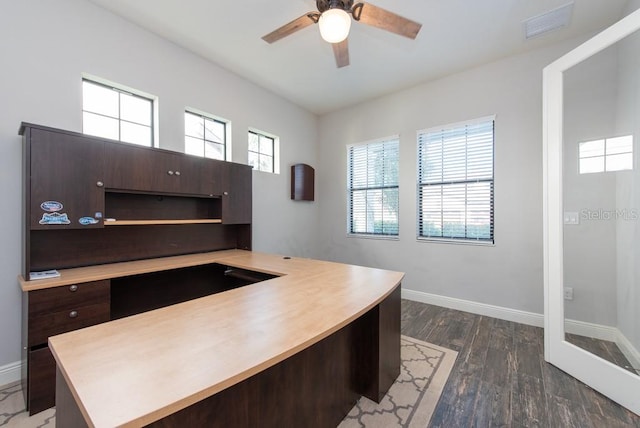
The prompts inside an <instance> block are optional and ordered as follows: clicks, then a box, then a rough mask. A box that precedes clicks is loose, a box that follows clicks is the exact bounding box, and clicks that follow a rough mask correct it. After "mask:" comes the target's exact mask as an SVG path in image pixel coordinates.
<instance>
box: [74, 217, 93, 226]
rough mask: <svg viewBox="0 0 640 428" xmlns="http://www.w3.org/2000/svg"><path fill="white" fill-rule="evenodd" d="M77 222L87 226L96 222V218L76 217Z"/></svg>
mask: <svg viewBox="0 0 640 428" xmlns="http://www.w3.org/2000/svg"><path fill="white" fill-rule="evenodd" d="M78 223H80V224H81V225H83V226H88V225H90V224H96V223H98V220H96V219H95V218H93V217H80V218H79V219H78Z"/></svg>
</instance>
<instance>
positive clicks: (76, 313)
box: [28, 302, 111, 346]
mask: <svg viewBox="0 0 640 428" xmlns="http://www.w3.org/2000/svg"><path fill="white" fill-rule="evenodd" d="M110 310H111V304H110V303H109V302H104V303H97V304H94V305H87V306H78V307H76V308H69V309H66V310H63V311H59V312H53V313H49V314H44V315H39V316H36V317H30V318H29V345H28V346H35V345H39V344H42V343H47V338H48V337H49V336H55V335H56V334H61V333H66V332H68V331H72V330H77V329H79V328H84V327H89V326H90V325H94V324H99V323H102V322H106V321H109V319H110V316H109V314H110Z"/></svg>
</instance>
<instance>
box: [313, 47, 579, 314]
mask: <svg viewBox="0 0 640 428" xmlns="http://www.w3.org/2000/svg"><path fill="white" fill-rule="evenodd" d="M581 41H582V40H574V41H571V42H566V43H563V44H561V45H557V46H554V47H551V48H546V49H542V50H537V51H532V52H530V53H527V54H523V55H518V56H514V57H510V58H507V59H504V60H501V61H497V62H494V63H490V64H487V65H484V66H481V67H478V68H475V69H472V70H468V71H465V72H462V73H459V74H455V75H451V76H448V77H445V78H443V79H440V80H438V81H434V82H431V83H426V84H423V85H420V86H417V87H414V88H411V89H409V90H406V91H402V92H398V93H395V94H392V95H389V96H385V97H383V98H380V99H377V100H374V101H371V102H368V103H364V104H361V105H358V106H355V107H352V108H347V109H344V110H341V111H337V112H333V113H331V114H328V115H326V116H323V117H321V118H320V139H319V144H320V145H321V147H322V150H321V151H320V152H319V171H320V174H319V185H318V191H319V194H320V196H319V197H320V199H321V200H322V201H323V203H322V204H321V205H320V222H321V229H320V231H321V233H320V235H319V237H320V249H319V252H320V255H321V257H324V258H327V259H331V260H338V261H345V262H350V263H355V264H361V265H370V266H379V267H383V268H388V269H395V270H399V271H404V272H406V277H405V280H404V282H403V287H404V288H405V289H408V290H413V291H417V292H421V293H430V294H435V295H439V296H447V297H450V298H456V299H463V300H467V301H473V302H478V303H484V304H489V305H494V306H500V307H505V308H510V309H515V310H519V311H527V312H533V313H535V314H542V312H543V283H542V130H541V129H542V126H541V123H542V99H541V94H542V68H543V67H544V66H546V65H547V64H549V63H550V62H552V61H553V60H555V59H557V58H558V57H560V56H561V55H562V54H564V53H566V52H567V51H569V50H570V49H571V48H573V47H575V46H577V45H578V44H579V42H581ZM493 114H495V115H496V122H495V242H496V243H495V246H471V245H454V244H443V243H429V242H417V241H416V238H415V237H416V224H415V222H416V220H415V219H416V195H415V192H416V175H417V173H416V131H417V130H420V129H425V128H429V127H432V126H437V125H444V124H449V123H455V122H460V121H463V120H467V119H474V118H480V117H484V116H488V115H493ZM394 134H399V135H400V239H399V240H397V241H385V240H373V239H362V238H350V237H347V236H346V215H347V205H346V188H347V184H346V165H347V163H346V149H345V145H347V144H350V143H357V142H362V141H367V140H371V139H375V138H379V137H384V136H388V135H394Z"/></svg>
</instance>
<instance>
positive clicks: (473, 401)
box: [402, 300, 640, 428]
mask: <svg viewBox="0 0 640 428" xmlns="http://www.w3.org/2000/svg"><path fill="white" fill-rule="evenodd" d="M402 334H405V335H407V336H410V337H414V338H416V339H420V340H424V341H427V342H431V343H433V344H436V345H440V346H444V347H446V348H449V349H453V350H455V351H458V358H457V360H456V363H455V366H454V367H453V370H452V372H451V376H450V377H449V380H448V381H447V384H446V386H445V389H444V391H443V394H442V396H441V398H440V401H439V403H438V406H437V407H436V410H435V413H434V415H433V417H432V419H431V422H430V424H429V427H446V428H454V427H455V428H462V427H513V428H521V427H549V428H555V427H558V428H570V427H576V428H617V427H634V428H640V416H637V415H635V414H634V413H632V412H630V411H628V410H626V409H625V408H624V407H621V406H619V405H618V404H616V403H614V402H613V401H611V400H609V399H608V398H606V397H604V396H602V395H601V394H599V393H598V392H596V391H594V390H593V389H591V388H589V387H588V386H586V385H584V384H583V383H582V382H579V381H578V380H576V379H575V378H573V377H571V376H569V375H567V374H565V373H564V372H563V371H561V370H559V369H557V368H555V367H554V366H552V365H550V364H548V363H546V362H545V361H544V351H543V341H544V339H543V331H542V329H541V328H538V327H532V326H528V325H524V324H518V323H514V322H509V321H504V320H500V319H496V318H490V317H485V316H480V315H475V314H471V313H468V312H461V311H456V310H453V309H447V308H442V307H439V306H432V305H427V304H424V303H419V302H413V301H410V300H403V301H402Z"/></svg>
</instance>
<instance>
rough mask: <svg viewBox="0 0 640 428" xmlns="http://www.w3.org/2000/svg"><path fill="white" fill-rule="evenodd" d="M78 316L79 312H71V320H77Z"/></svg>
mask: <svg viewBox="0 0 640 428" xmlns="http://www.w3.org/2000/svg"><path fill="white" fill-rule="evenodd" d="M77 316H78V311H71V312H69V318H77Z"/></svg>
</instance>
